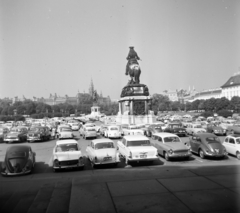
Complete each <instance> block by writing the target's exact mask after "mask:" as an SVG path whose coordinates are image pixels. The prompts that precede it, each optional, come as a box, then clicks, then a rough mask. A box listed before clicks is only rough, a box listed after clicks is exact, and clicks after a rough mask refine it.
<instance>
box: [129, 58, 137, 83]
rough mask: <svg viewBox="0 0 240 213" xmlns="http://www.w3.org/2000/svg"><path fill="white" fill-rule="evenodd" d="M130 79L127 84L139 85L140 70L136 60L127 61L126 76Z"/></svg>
mask: <svg viewBox="0 0 240 213" xmlns="http://www.w3.org/2000/svg"><path fill="white" fill-rule="evenodd" d="M128 74H129V76H130V77H131V81H130V82H129V84H139V83H140V74H141V69H140V66H139V64H138V61H137V60H136V59H129V60H128V64H127V72H126V75H128Z"/></svg>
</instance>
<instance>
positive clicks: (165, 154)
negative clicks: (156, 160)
mask: <svg viewBox="0 0 240 213" xmlns="http://www.w3.org/2000/svg"><path fill="white" fill-rule="evenodd" d="M164 158H165V160H166V161H169V160H170V159H169V155H168V153H167V152H164Z"/></svg>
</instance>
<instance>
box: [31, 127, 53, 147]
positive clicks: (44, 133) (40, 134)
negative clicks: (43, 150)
mask: <svg viewBox="0 0 240 213" xmlns="http://www.w3.org/2000/svg"><path fill="white" fill-rule="evenodd" d="M50 138H51V133H50V131H49V129H48V128H46V127H42V126H34V127H31V128H30V130H29V131H28V133H27V141H28V142H29V143H31V142H34V141H48V140H50Z"/></svg>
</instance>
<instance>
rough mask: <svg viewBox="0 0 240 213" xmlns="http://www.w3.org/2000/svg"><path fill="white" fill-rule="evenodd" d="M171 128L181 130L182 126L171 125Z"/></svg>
mask: <svg viewBox="0 0 240 213" xmlns="http://www.w3.org/2000/svg"><path fill="white" fill-rule="evenodd" d="M170 127H171V128H173V129H175V128H181V127H182V126H181V125H179V124H176V125H170Z"/></svg>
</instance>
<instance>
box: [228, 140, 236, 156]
mask: <svg viewBox="0 0 240 213" xmlns="http://www.w3.org/2000/svg"><path fill="white" fill-rule="evenodd" d="M228 147H229V149H228V150H229V153H230V154H232V155H235V154H236V153H235V150H236V147H235V140H234V138H229V139H228Z"/></svg>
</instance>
